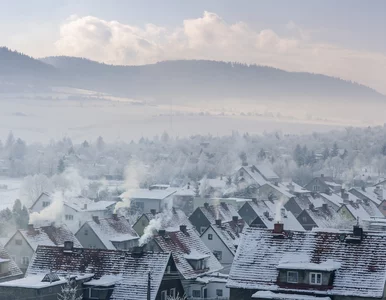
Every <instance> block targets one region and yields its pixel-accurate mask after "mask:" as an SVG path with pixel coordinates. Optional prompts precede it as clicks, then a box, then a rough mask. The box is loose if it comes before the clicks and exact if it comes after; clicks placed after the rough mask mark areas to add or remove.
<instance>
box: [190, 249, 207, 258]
mask: <svg viewBox="0 0 386 300" xmlns="http://www.w3.org/2000/svg"><path fill="white" fill-rule="evenodd" d="M209 257H210V255H208V254H204V253H200V252H198V251H197V250H196V249H192V250H191V251H190V253H189V254H184V258H186V259H189V260H200V259H205V258H209Z"/></svg>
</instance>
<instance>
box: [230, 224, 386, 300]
mask: <svg viewBox="0 0 386 300" xmlns="http://www.w3.org/2000/svg"><path fill="white" fill-rule="evenodd" d="M351 234H352V232H351V231H350V232H349V231H347V232H344V233H343V232H342V231H340V232H339V231H305V232H298V231H293V232H292V234H291V236H290V237H284V238H274V237H273V233H272V230H267V229H260V228H253V227H250V228H248V229H247V230H246V231H245V234H244V235H243V238H242V241H241V244H240V245H239V248H238V250H237V253H236V256H235V258H234V261H233V264H232V268H231V271H230V274H229V279H228V282H227V287H229V288H241V289H250V290H265V291H272V292H288V293H302V292H303V293H307V294H309V295H323V296H330V295H331V296H338V295H341V296H346V297H349V296H353V297H364V298H365V297H368V298H382V297H383V295H384V288H385V283H386V261H385V260H384V259H383V258H384V257H385V256H386V235H385V234H381V233H369V232H364V237H363V239H362V240H359V242H356V243H350V242H349V241H350V240H349V239H346V238H343V239H342V237H346V236H351ZM291 256H294V257H299V258H301V261H302V262H307V263H313V264H321V263H324V262H327V261H333V262H335V263H339V264H340V266H339V268H337V269H336V270H335V272H334V279H333V282H332V284H331V286H329V287H328V289H320V288H319V287H313V286H307V287H306V288H305V287H304V286H303V285H301V284H298V285H297V284H294V285H291V286H288V285H284V286H283V285H281V284H279V283H278V275H279V269H278V268H277V267H278V265H279V264H280V263H281V262H283V260H287V261H289V260H290V259H291ZM297 261H298V260H297Z"/></svg>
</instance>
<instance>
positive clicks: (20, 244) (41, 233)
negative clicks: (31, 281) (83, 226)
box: [5, 224, 82, 272]
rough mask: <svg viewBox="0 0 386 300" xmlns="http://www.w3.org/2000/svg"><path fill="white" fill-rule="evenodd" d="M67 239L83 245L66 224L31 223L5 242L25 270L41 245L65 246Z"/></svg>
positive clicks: (9, 251)
mask: <svg viewBox="0 0 386 300" xmlns="http://www.w3.org/2000/svg"><path fill="white" fill-rule="evenodd" d="M65 241H72V242H73V243H74V245H76V247H79V248H81V247H82V245H81V244H80V242H79V241H78V240H77V238H76V237H75V235H74V234H73V233H72V232H71V230H69V229H68V227H67V226H66V225H60V226H56V225H54V224H52V225H49V226H43V227H34V225H32V224H29V225H28V229H19V230H17V231H16V232H15V234H14V235H13V236H12V237H11V238H10V239H9V241H8V242H7V243H6V244H5V249H6V250H7V251H8V253H11V257H12V260H13V261H15V262H16V264H17V266H18V267H19V268H20V269H21V270H22V271H23V272H25V271H26V270H27V267H28V266H29V263H30V261H31V258H32V256H33V254H34V253H35V251H36V249H37V247H38V246H39V245H49V246H63V245H64V242H65Z"/></svg>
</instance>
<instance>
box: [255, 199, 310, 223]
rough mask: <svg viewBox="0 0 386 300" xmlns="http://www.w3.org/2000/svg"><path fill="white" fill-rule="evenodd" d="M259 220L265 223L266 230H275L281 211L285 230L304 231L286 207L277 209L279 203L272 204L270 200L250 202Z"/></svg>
mask: <svg viewBox="0 0 386 300" xmlns="http://www.w3.org/2000/svg"><path fill="white" fill-rule="evenodd" d="M248 204H249V205H250V206H251V208H252V209H253V211H254V212H255V213H256V214H257V216H258V217H259V219H260V220H261V221H262V222H263V223H264V225H265V226H266V228H270V229H273V226H274V224H275V219H277V218H276V211H277V210H278V209H280V214H281V215H280V219H281V221H282V222H283V224H284V228H287V229H289V230H304V229H303V226H302V225H301V224H300V223H299V221H298V220H297V219H296V217H295V216H294V215H293V213H292V212H290V211H288V210H287V209H285V208H284V207H280V208H277V205H280V204H279V202H278V201H276V202H272V201H269V200H258V201H252V202H248Z"/></svg>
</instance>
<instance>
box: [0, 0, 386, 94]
mask: <svg viewBox="0 0 386 300" xmlns="http://www.w3.org/2000/svg"><path fill="white" fill-rule="evenodd" d="M204 11H208V12H210V13H214V14H216V15H217V16H218V17H219V20H220V21H219V22H225V23H226V24H228V25H229V26H232V24H237V23H239V22H244V23H245V24H247V25H248V31H253V32H254V34H255V35H256V36H257V35H259V33H261V32H262V31H263V30H270V31H272V32H274V34H275V37H274V38H276V35H277V37H279V38H280V39H295V40H296V42H297V43H298V45H297V47H299V48H301V49H302V51H303V50H304V49H305V48H308V49H310V48H312V49H313V50H312V53H314V54H315V53H317V54H318V56H317V59H321V60H323V59H324V60H325V61H326V62H328V61H329V62H330V64H331V67H330V68H329V69H326V68H322V67H321V66H315V65H314V64H313V63H312V59H311V58H310V57H309V58H308V59H309V63H305V64H304V65H302V64H301V59H300V57H303V56H304V55H305V54H304V53H303V52H302V53H301V54H299V53H297V56H298V57H299V59H298V60H297V61H294V62H293V63H292V64H288V61H285V59H287V60H288V59H290V57H292V56H293V53H290V54H288V53H287V54H286V56H283V55H281V56H280V57H279V56H277V57H275V58H273V57H271V56H270V57H269V58H267V59H265V58H266V57H267V54H266V53H265V54H264V55H261V56H259V58H256V57H251V56H248V54H247V51H246V52H245V53H244V54H243V55H240V57H237V56H235V55H234V54H232V55H230V54H229V55H228V56H221V57H219V58H218V59H219V60H227V59H228V60H239V61H246V62H252V63H259V64H267V65H273V66H276V67H281V66H282V68H284V69H288V70H295V71H305V70H310V71H312V72H318V73H324V74H327V75H333V76H338V77H342V78H345V79H350V80H355V81H359V82H361V83H364V84H367V85H370V86H372V87H374V88H376V89H378V90H383V88H384V86H385V85H386V84H385V82H379V81H378V82H375V80H376V79H373V78H367V77H366V78H362V77H363V72H366V71H367V70H365V68H366V65H369V69H368V70H369V71H372V70H373V69H374V68H373V67H372V65H371V64H375V65H376V64H377V61H379V60H381V61H382V62H381V63H380V66H383V64H384V63H385V62H384V61H383V60H384V58H385V56H386V1H384V0H372V1H363V0H322V1H315V0H303V1H300V0H291V1H284V0H283V1H278V0H269V1H268V0H266V1H250V0H248V1H247V0H238V1H230V0H212V1H208V0H206V1H203V0H195V1H180V0H162V1H158V0H152V1H151V0H141V1H123V0H109V1H106V0H105V1H102V0H68V1H65V0H34V1H28V0H24V1H21V0H12V1H9V0H0V45H5V46H9V47H11V48H12V49H16V50H19V51H22V52H25V53H27V54H30V55H32V56H35V57H41V56H48V55H61V54H65V55H76V56H88V54H90V55H89V58H91V59H96V60H100V61H106V62H110V63H127V64H130V63H133V64H135V63H148V62H153V61H156V60H162V59H173V58H184V57H183V56H182V57H181V54H180V53H177V54H175V56H165V55H164V54H162V55H161V54H160V52H162V51H159V52H156V53H155V52H152V53H150V54H149V55H148V56H140V57H139V58H138V57H137V56H136V57H135V58H134V59H133V57H132V56H133V53H137V52H138V51H142V50H143V49H140V50H138V49H137V48H136V49H134V50H133V49H131V48H130V49H128V48H129V47H126V48H125V47H124V46H123V45H122V43H123V42H120V43H119V46H117V45H111V47H109V48H106V47H105V45H104V43H102V44H98V42H99V43H100V41H95V40H93V41H90V43H89V45H86V46H85V45H83V46H82V48H81V49H80V48H79V47H78V48H79V49H78V48H77V49H75V48H76V47H74V45H76V43H78V41H79V39H80V43H82V42H83V39H85V38H89V35H88V36H77V38H78V40H77V39H76V38H72V37H71V34H73V33H74V34H78V32H79V31H83V30H84V28H86V29H87V28H88V27H87V26H89V24H90V22H89V21H90V20H86V19H82V18H85V17H87V16H92V17H93V18H95V19H94V20H93V21H92V23H93V24H95V22H96V20H100V21H101V22H102V23H103V24H102V25H100V26H107V27H106V28H107V29H106V28H105V29H103V30H105V31H106V30H107V31H113V29H111V26H110V25H111V24H107V23H106V22H111V21H117V22H118V23H120V24H122V25H129V26H132V27H135V28H139V29H144V28H145V26H146V24H149V23H151V24H155V25H156V26H157V28H166V29H167V30H168V34H167V36H166V37H165V36H164V35H162V37H161V36H157V37H154V33H151V35H152V36H151V37H150V38H149V34H150V33H149V32H145V33H143V32H142V33H140V39H141V40H146V41H147V42H149V43H150V44H151V45H153V46H154V47H155V48H157V49H161V50H162V49H165V48H166V45H165V44H162V42H160V41H161V40H165V39H167V40H168V41H169V40H170V39H171V37H174V36H175V35H176V34H177V32H178V30H179V29H180V28H182V27H183V26H184V25H183V24H184V20H189V19H195V20H200V18H202V17H203V14H204ZM72 15H76V16H78V18H79V20H78V21H79V22H78V23H76V24H75V22H73V21H69V17H70V16H72ZM80 21H82V22H83V23H82V24H80ZM204 21H205V20H204ZM71 22H73V23H71ZM288 24H293V26H294V27H295V28H297V29H296V30H289V27H288ZM70 25H71V26H70ZM196 25H197V26H198V21H197V22H196V23H195V24H194V26H196ZM81 26H84V27H81ZM98 26H99V25H98ZM197 28H199V30H203V32H204V33H202V34H204V35H205V34H207V32H208V28H204V29H203V28H201V27H197ZM185 29H186V28H185ZM61 30H62V31H61ZM63 30H65V32H66V36H65V37H63V33H62V32H63ZM71 30H73V31H71ZM194 30H196V29H194ZM225 30H227V29H225ZM210 34H211V35H213V34H214V35H216V34H217V33H215V32H211V33H210ZM299 34H301V35H302V37H300V36H299ZM303 34H304V36H305V37H304V36H303ZM136 35H137V33H136ZM245 35H246V34H245V32H244V33H243V38H244V39H243V40H242V42H241V43H245V44H248V45H249V40H246V39H245ZM219 36H223V35H220V34H219ZM195 37H196V36H195ZM201 37H202V36H201ZM191 38H192V36H188V37H186V36H184V37H183V39H184V40H187V42H186V43H187V45H191V44H193V43H195V45H197V44H200V43H201V44H200V45H203V44H204V43H205V42H208V41H204V42H203V43H202V40H201V41H199V42H197V40H194V41H192V40H191ZM228 38H229V39H234V38H235V35H234V34H233V35H231V36H230V37H228ZM236 38H238V36H236ZM254 38H255V36H251V37H250V39H254ZM115 39H116V38H115ZM270 40H272V36H271V37H270ZM127 42H128V43H129V42H130V43H131V42H133V40H132V37H127ZM286 42H288V41H284V43H286ZM174 43H175V44H173V45H175V47H176V48H177V46H179V45H178V44H177V43H176V42H175V41H174ZM279 44H280V45H283V41H281V42H280V41H279V42H278V45H279ZM287 44H288V43H287ZM287 44H286V46H285V49H286V50H285V51H287ZM325 44H326V45H328V47H327V48H329V50H328V51H329V52H328V53H325V47H324V46H323V47H321V45H325ZM90 45H93V47H94V49H95V48H98V45H100V46H101V48H102V47H103V49H102V50H100V51H96V52H97V53H90V49H92V48H90V47H91V46H90ZM227 45H229V42H228V44H227ZM299 45H300V46H299ZM315 45H318V46H315ZM168 46H169V47H170V44H168ZM217 46H218V45H217ZM117 47H118V48H119V49H117ZM280 47H281V46H280ZM334 47H339V48H340V50H339V51H338V52H339V53H338V52H336V53H335V52H334V51H335V50H333V48H334ZM205 49H207V48H205ZM343 49H344V50H343ZM188 50H189V51H190V52H189V51H187V48H184V51H185V52H189V53H190V56H187V57H186V58H208V59H215V58H216V57H215V56H214V55H213V54H211V55H208V57H206V56H205V52H204V48H203V47H202V48H200V49H199V51H198V50H197V49H194V50H195V52H194V51H193V50H192V49H191V48H189V49H188ZM237 51H239V52H240V49H238V50H237ZM310 51H311V50H310ZM351 51H354V52H355V53H354V54H352V53H351ZM122 52H124V53H125V54H124V55H123V56H122ZM266 52H267V51H266ZM279 52H281V53H282V52H283V49H282V48H280V51H279ZM333 52H334V53H333ZM117 53H119V54H120V55H121V56H120V58H119V59H117V58H116V57H117V56H118V54H117ZM128 53H130V55H128ZM320 53H322V55H320ZM346 55H347V56H350V57H358V55H360V56H361V58H360V60H361V61H360V63H358V66H357V67H356V68H361V70H360V71H359V72H358V75H355V74H353V75H352V76H351V75H350V74H351V73H353V72H352V70H349V69H348V62H344V61H342V60H340V61H338V58H339V57H340V58H342V56H344V57H346ZM379 55H380V56H379ZM385 59H386V58H385ZM356 61H359V60H358V59H356ZM385 61H386V60H385ZM340 62H341V63H342V65H341V67H340V69H339V70H335V69H334V65H335V64H338V65H339V63H340ZM345 63H346V65H344V64H345ZM344 72H346V73H344ZM379 72H381V71H379ZM379 72H378V71H377V72H376V74H374V78H376V77H379V76H384V77H385V75H386V74H384V73H379ZM360 73H362V75H360ZM360 76H362V77H360ZM384 91H385V92H386V87H385V88H384Z"/></svg>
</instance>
